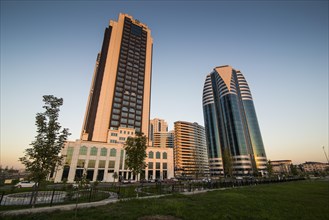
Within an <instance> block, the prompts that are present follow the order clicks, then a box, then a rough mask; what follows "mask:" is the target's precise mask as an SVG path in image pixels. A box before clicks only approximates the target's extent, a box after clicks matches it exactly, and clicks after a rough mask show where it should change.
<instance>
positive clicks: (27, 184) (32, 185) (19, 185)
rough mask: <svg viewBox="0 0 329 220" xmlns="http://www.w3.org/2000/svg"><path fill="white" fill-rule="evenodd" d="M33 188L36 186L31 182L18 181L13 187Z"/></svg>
mask: <svg viewBox="0 0 329 220" xmlns="http://www.w3.org/2000/svg"><path fill="white" fill-rule="evenodd" d="M34 186H37V184H36V183H35V182H33V181H20V182H19V183H17V184H16V185H15V187H17V188H30V187H34Z"/></svg>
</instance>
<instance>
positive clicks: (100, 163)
mask: <svg viewBox="0 0 329 220" xmlns="http://www.w3.org/2000/svg"><path fill="white" fill-rule="evenodd" d="M98 168H105V160H100V161H99V162H98Z"/></svg>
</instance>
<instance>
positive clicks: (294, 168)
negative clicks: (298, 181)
mask: <svg viewBox="0 0 329 220" xmlns="http://www.w3.org/2000/svg"><path fill="white" fill-rule="evenodd" d="M290 172H291V174H292V175H293V176H297V175H298V170H297V166H296V165H294V164H293V163H292V164H290Z"/></svg>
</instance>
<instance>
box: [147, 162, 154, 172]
mask: <svg viewBox="0 0 329 220" xmlns="http://www.w3.org/2000/svg"><path fill="white" fill-rule="evenodd" d="M147 167H148V168H149V170H151V169H153V162H149V164H148V166H147Z"/></svg>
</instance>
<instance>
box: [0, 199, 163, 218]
mask: <svg viewBox="0 0 329 220" xmlns="http://www.w3.org/2000/svg"><path fill="white" fill-rule="evenodd" d="M167 195H169V194H164V195H156V196H146V197H138V198H126V199H117V198H110V199H105V200H102V201H98V202H90V203H79V204H67V205H56V206H52V207H39V208H29V209H20V210H10V211H1V212H0V216H10V215H27V214H35V213H44V212H46V213H47V212H55V211H69V210H74V209H75V208H76V207H77V208H78V209H82V208H91V207H97V206H103V205H107V204H110V203H115V202H118V201H125V200H130V199H151V198H159V197H163V196H167Z"/></svg>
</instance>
